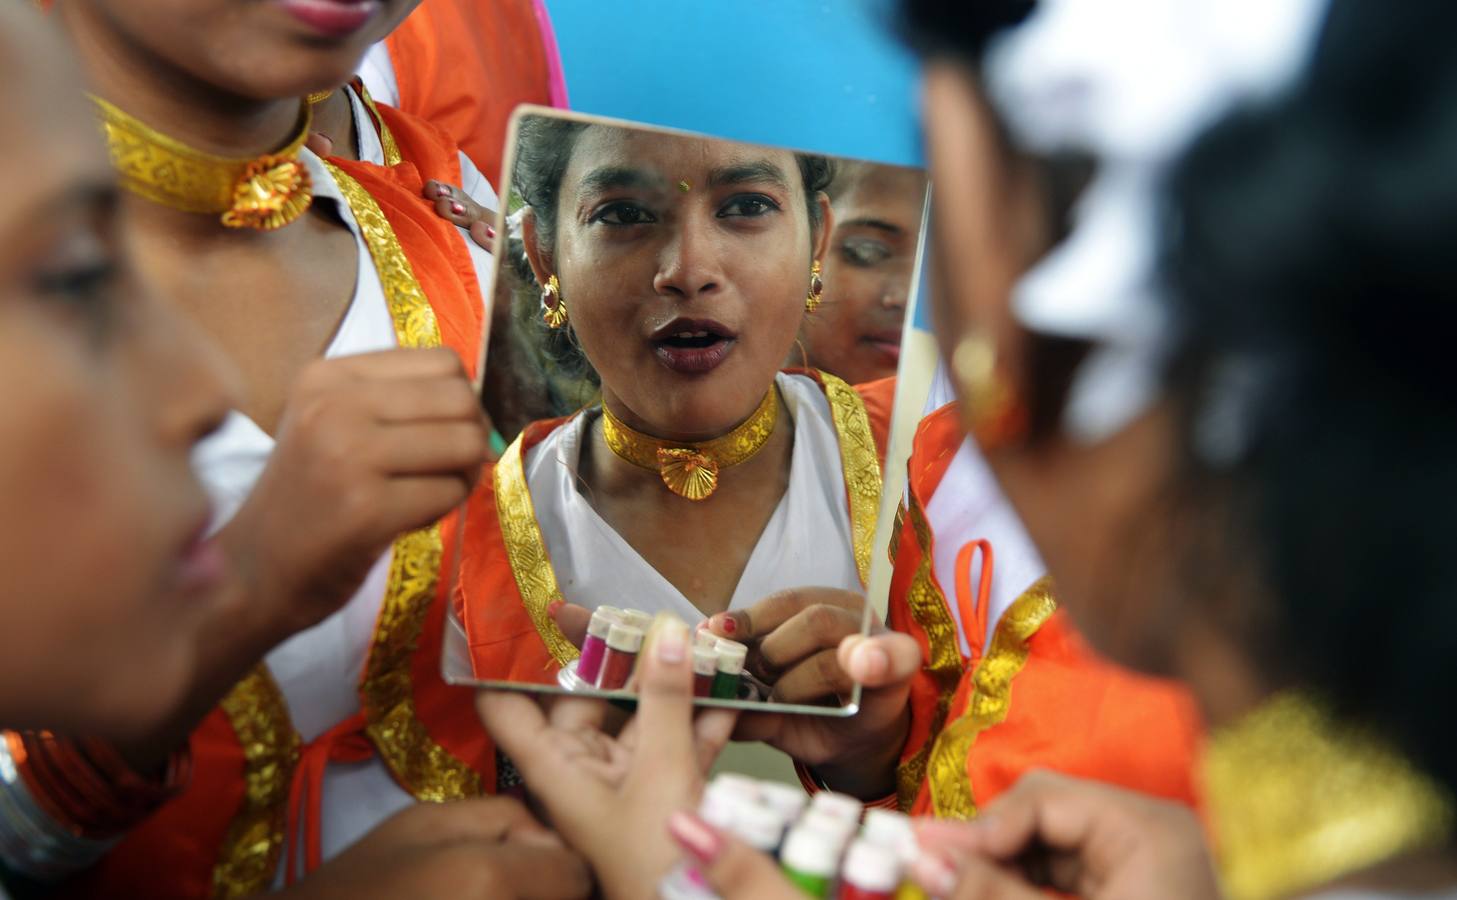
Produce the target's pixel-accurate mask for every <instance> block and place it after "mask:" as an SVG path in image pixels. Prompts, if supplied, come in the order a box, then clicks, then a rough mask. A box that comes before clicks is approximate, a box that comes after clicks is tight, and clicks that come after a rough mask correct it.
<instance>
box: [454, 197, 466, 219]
mask: <svg viewBox="0 0 1457 900" xmlns="http://www.w3.org/2000/svg"><path fill="white" fill-rule="evenodd" d="M450 211H451V212H453V213H455V214H456V215H457V216H463V215H465V206H464V205H463V204H461V202H460V201H459V200H452V201H451V202H450Z"/></svg>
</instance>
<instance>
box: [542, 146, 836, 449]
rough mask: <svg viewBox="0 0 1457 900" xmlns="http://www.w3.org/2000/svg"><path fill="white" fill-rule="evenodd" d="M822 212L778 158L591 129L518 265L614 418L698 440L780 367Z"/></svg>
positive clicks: (799, 314)
mask: <svg viewBox="0 0 1457 900" xmlns="http://www.w3.org/2000/svg"><path fill="white" fill-rule="evenodd" d="M827 205H828V203H827V201H826V200H825V198H824V197H823V195H822V194H818V193H816V194H815V195H814V196H811V195H810V194H809V193H808V192H807V190H806V183H805V178H804V175H803V174H802V172H801V168H800V164H799V160H798V158H797V157H796V155H795V154H794V153H791V152H789V151H787V150H774V149H768V148H762V147H748V146H744V145H740V144H733V143H728V142H724V141H717V140H710V139H705V138H696V137H686V136H680V135H664V134H658V133H652V132H642V131H629V130H625V129H620V128H613V127H609V126H602V125H590V126H587V127H585V128H584V129H583V130H581V131H580V132H579V133H578V134H577V135H576V136H575V141H574V143H573V145H572V149H571V155H570V158H569V161H568V163H567V165H566V167H565V170H564V173H563V175H562V179H561V184H560V188H559V191H558V194H557V204H556V210H555V212H556V217H557V219H556V229H555V233H554V234H552V235H550V238H551V239H550V242H549V243H546V242H543V241H539V240H538V241H536V242H533V241H531V240H530V239H528V252H529V253H530V252H532V251H533V250H535V254H534V256H533V262H534V263H535V266H534V267H535V268H536V269H537V275H538V280H539V281H543V282H544V281H545V279H546V278H547V277H548V276H549V275H550V274H555V275H556V276H557V278H558V279H559V281H560V284H561V294H562V298H563V300H564V302H565V303H566V304H567V308H568V310H569V312H570V316H571V323H572V328H573V330H574V332H575V334H576V336H577V339H578V341H579V342H580V345H581V348H582V350H583V352H584V353H585V354H586V356H587V358H588V360H589V361H590V362H591V363H592V366H593V368H595V369H596V371H597V372H598V373H599V375H600V376H601V379H602V392H603V397H604V400H605V402H607V403H608V404H609V406H610V407H611V408H612V410H613V412H614V413H616V414H618V415H619V416H620V417H621V418H622V419H623V420H624V421H625V422H627V423H628V424H629V425H631V426H632V427H634V428H637V429H638V430H640V431H645V432H648V433H651V434H655V435H658V436H660V437H665V438H672V439H677V440H686V441H691V440H701V439H704V438H710V437H715V436H717V435H719V434H722V433H724V432H726V431H728V430H730V429H732V428H733V427H734V426H735V425H737V424H738V423H739V422H742V421H743V420H744V419H746V418H747V417H748V416H749V415H750V414H751V413H752V412H753V411H754V409H755V408H756V407H757V406H758V405H759V403H760V402H761V401H762V400H763V398H764V394H765V392H766V391H768V389H769V386H770V384H771V383H772V382H773V379H774V375H775V373H776V372H777V371H778V370H779V368H780V367H781V366H782V365H783V362H784V360H785V358H786V357H787V356H788V355H789V348H790V346H791V345H792V343H793V341H794V338H795V334H796V332H797V331H798V329H799V325H800V321H801V319H802V318H803V316H804V309H805V295H806V293H807V292H808V289H809V282H810V265H811V262H812V261H813V259H814V258H815V255H816V250H817V247H816V239H817V238H821V241H820V242H821V243H823V241H822V235H823V227H822V226H820V227H816V226H815V224H814V221H813V218H812V215H813V217H814V218H819V219H821V220H825V219H828V213H827V212H826V207H827ZM812 210H813V213H812ZM536 233H537V234H538V235H540V232H539V231H538V232H536ZM533 243H535V246H534V247H533V246H532V244H533Z"/></svg>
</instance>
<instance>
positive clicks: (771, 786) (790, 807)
mask: <svg viewBox="0 0 1457 900" xmlns="http://www.w3.org/2000/svg"><path fill="white" fill-rule="evenodd" d="M759 799H760V800H761V801H762V802H763V803H764V804H765V805H767V806H770V807H772V808H773V809H774V810H775V811H777V812H778V813H779V814H780V815H781V816H783V817H784V820H785V821H786V822H793V821H794V820H795V819H798V818H799V814H800V813H802V812H804V808H805V807H806V806H808V805H809V795H808V794H806V793H805V792H804V790H803V789H802V788H797V787H794V786H793V785H788V784H780V783H779V782H777V781H766V782H764V783H763V784H761V785H759Z"/></svg>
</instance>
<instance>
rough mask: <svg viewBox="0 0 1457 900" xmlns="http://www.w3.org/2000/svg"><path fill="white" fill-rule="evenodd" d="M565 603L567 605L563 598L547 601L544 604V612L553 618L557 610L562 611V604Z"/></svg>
mask: <svg viewBox="0 0 1457 900" xmlns="http://www.w3.org/2000/svg"><path fill="white" fill-rule="evenodd" d="M566 605H567V601H565V600H553V601H552V602H551V603H548V604H547V606H546V614H547V615H549V616H551V617H552V618H553V619H555V618H556V614H557V613H559V612H561V611H562V607H563V606H566Z"/></svg>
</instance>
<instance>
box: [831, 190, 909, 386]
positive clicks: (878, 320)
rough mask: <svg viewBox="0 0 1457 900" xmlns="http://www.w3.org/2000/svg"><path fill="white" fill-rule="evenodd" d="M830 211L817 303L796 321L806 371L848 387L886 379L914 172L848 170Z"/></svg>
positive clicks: (896, 346) (904, 289) (902, 284)
mask: <svg viewBox="0 0 1457 900" xmlns="http://www.w3.org/2000/svg"><path fill="white" fill-rule="evenodd" d="M841 177H848V180H847V182H846V184H845V186H844V187H843V188H842V189H841V190H840V191H839V192H837V196H836V198H835V200H834V202H833V204H832V205H831V208H832V209H833V210H834V213H835V230H834V233H833V234H832V235H831V236H830V250H829V253H828V254H826V256H825V264H824V266H825V297H824V299H825V302H824V304H823V305H822V306H821V307H820V308H819V310H817V311H816V312H815V314H814V315H812V316H809V317H808V318H806V319H805V322H804V343H805V353H806V356H807V357H808V359H809V364H810V365H812V366H815V367H816V368H820V369H824V370H825V371H827V372H833V373H834V374H836V375H838V376H840V377H841V378H843V379H845V380H846V381H848V382H850V383H851V384H860V383H863V382H867V381H874V380H876V379H877V378H889V377H890V376H892V375H894V374H895V373H896V366H897V365H898V363H899V361H900V341H901V326H902V324H903V323H904V321H905V313H906V297H907V295H908V294H909V292H910V282H911V274H912V268H913V266H914V264H915V257H916V238H917V235H918V234H919V232H920V227H921V209H922V205H923V202H924V197H925V191H926V179H925V176H924V175H922V174H921V173H920V172H918V171H916V170H914V169H901V168H895V167H891V166H861V165H859V164H854V166H853V168H852V169H851V170H850V173H849V174H848V176H846V175H842V176H841Z"/></svg>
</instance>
